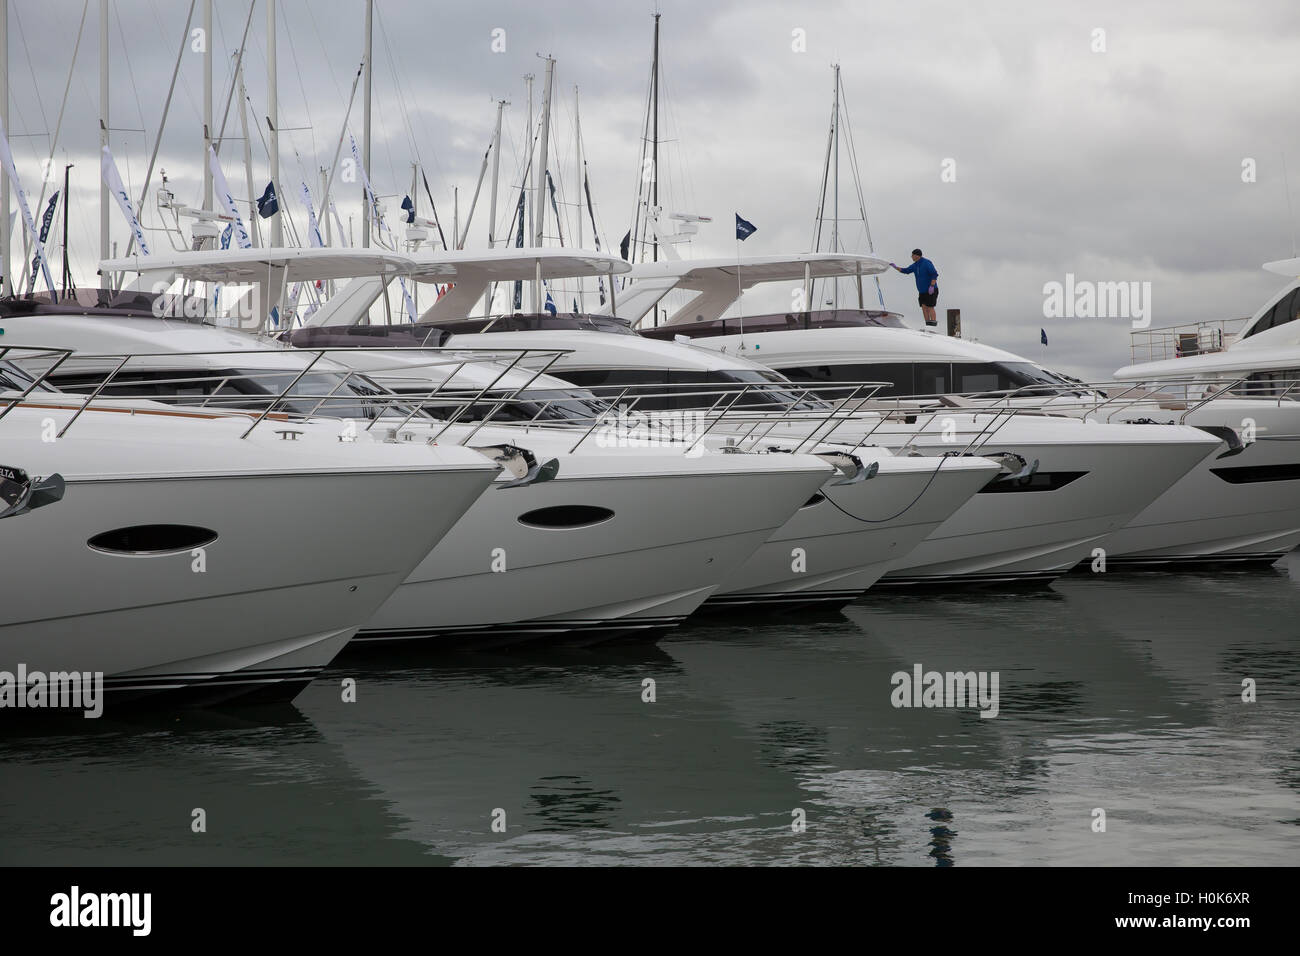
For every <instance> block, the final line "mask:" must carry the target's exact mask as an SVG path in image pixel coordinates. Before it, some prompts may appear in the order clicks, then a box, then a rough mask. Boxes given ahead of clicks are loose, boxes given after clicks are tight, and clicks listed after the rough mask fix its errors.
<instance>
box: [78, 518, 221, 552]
mask: <svg viewBox="0 0 1300 956" xmlns="http://www.w3.org/2000/svg"><path fill="white" fill-rule="evenodd" d="M216 540H217V533H216V532H215V531H210V530H208V529H207V528H196V527H195V526H193V525H188V524H137V525H132V526H131V527H129V528H115V529H114V530H112V531H105V532H103V533H101V534H97V535H95V536H94V537H93V538H91V539H90V540H89V541H87V542H86V544H87V545H89V546H90V547H92V548H94V549H95V550H96V551H104V552H107V553H109V554H129V555H151V554H176V553H177V552H180V551H191V550H193V549H194V548H202V547H204V546H205V545H209V544H211V543H212V542H213V541H216Z"/></svg>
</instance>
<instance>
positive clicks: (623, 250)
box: [618, 229, 632, 262]
mask: <svg viewBox="0 0 1300 956" xmlns="http://www.w3.org/2000/svg"><path fill="white" fill-rule="evenodd" d="M631 241H632V230H631V229H629V230H628V231H627V235H626V236H624V237H623V241H622V242H620V243H619V244H618V252H619V255H621V256H622V257H623V261H624V262H628V261H630V260H629V259H628V257H627V247H628V244H629V243H631Z"/></svg>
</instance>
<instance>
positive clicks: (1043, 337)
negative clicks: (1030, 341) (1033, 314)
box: [1038, 329, 1047, 345]
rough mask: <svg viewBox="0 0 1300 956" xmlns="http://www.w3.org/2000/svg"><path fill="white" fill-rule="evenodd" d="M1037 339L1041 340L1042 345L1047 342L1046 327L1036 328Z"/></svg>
mask: <svg viewBox="0 0 1300 956" xmlns="http://www.w3.org/2000/svg"><path fill="white" fill-rule="evenodd" d="M1038 340H1039V341H1040V342H1042V343H1043V344H1044V345H1046V344H1047V329H1039V330H1038Z"/></svg>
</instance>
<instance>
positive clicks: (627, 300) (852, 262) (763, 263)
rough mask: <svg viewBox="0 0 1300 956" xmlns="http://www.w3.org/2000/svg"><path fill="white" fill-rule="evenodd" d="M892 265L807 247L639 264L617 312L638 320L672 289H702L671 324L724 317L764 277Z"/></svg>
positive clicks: (838, 273)
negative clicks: (792, 252) (805, 249)
mask: <svg viewBox="0 0 1300 956" xmlns="http://www.w3.org/2000/svg"><path fill="white" fill-rule="evenodd" d="M888 268H889V262H888V260H885V259H881V258H880V257H879V256H860V255H848V254H846V253H831V252H806V253H801V254H799V255H793V256H751V257H742V258H740V259H681V260H674V261H670V262H656V263H646V264H644V265H638V266H636V267H634V268H633V269H632V274H631V278H633V279H634V280H635V282H634V283H633V284H632V286H631V287H630V288H629V289H628V290H627V291H626V292H624V293H623V294H622V295H621V296H620V297H619V302H618V314H619V315H621V316H623V317H624V318H627V319H631V320H632V321H633V322H637V321H639V320H640V319H642V318H644V317H645V316H646V315H647V314H648V313H649V312H650V311H651V310H652V309H653V308H654V307H655V305H656V303H658V302H659V300H660V299H662V298H663V297H664V296H665V295H667V294H668V293H669V292H672V291H674V290H685V291H688V292H696V293H698V294H697V295H696V296H694V297H693V298H692V299H691V301H690V302H688V303H687V304H686V305H685V306H683V307H682V308H680V309H678V310H677V312H676V313H674V314H673V315H672V316H670V317H669V319H668V323H667V324H668V325H677V324H681V323H684V322H695V321H710V320H713V319H716V318H719V317H720V316H721V315H722V314H723V313H724V312H726V310H727V309H728V308H730V307H731V305H732V304H733V303H734V302H735V301H736V300H737V299H738V298H740V294H741V291H742V290H743V289H748V288H750V287H751V286H755V285H759V284H761V283H764V282H803V281H804V280H806V279H807V280H811V279H843V278H854V277H857V276H872V275H878V274H880V273H881V272H884V271H885V270H886V269H888Z"/></svg>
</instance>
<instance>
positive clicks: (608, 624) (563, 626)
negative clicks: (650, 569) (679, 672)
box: [352, 615, 686, 644]
mask: <svg viewBox="0 0 1300 956" xmlns="http://www.w3.org/2000/svg"><path fill="white" fill-rule="evenodd" d="M684 620H686V616H685V615H676V616H670V617H631V618H611V619H608V620H590V619H586V620H568V621H515V622H511V623H509V624H466V625H461V626H458V627H403V628H384V629H378V628H376V629H374V630H363V631H360V632H359V633H358V634H357V636H356V637H354V638H353V639H352V643H353V644H367V643H371V642H374V641H403V640H418V639H423V638H437V637H446V638H460V637H529V636H537V637H546V636H551V635H561V636H563V635H565V634H599V633H603V632H607V631H608V632H624V631H637V630H642V631H644V630H654V629H661V628H669V627H676V626H677V625H679V624H681V623H682V621H684Z"/></svg>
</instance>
